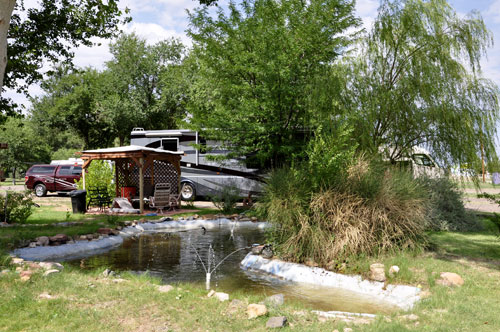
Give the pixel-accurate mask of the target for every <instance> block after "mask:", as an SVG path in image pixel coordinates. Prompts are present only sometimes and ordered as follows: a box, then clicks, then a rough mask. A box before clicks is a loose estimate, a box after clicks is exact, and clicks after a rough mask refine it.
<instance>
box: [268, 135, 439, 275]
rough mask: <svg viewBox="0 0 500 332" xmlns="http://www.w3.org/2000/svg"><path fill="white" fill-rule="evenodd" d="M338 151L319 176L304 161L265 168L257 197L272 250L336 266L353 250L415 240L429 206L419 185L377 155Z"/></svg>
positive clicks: (368, 251) (373, 250) (416, 243)
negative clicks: (269, 226) (328, 169)
mask: <svg viewBox="0 0 500 332" xmlns="http://www.w3.org/2000/svg"><path fill="white" fill-rule="evenodd" d="M322 139H324V137H323V138H322ZM317 142H318V138H316V139H315V140H314V142H313V143H312V144H317ZM333 142H335V141H332V142H331V144H334V143H333ZM337 142H338V141H337ZM320 143H321V142H320ZM309 151H310V150H309ZM309 156H310V155H309ZM332 156H333V154H332ZM337 157H338V158H337V159H336V161H335V163H336V164H337V165H336V166H335V167H332V168H331V169H332V170H335V172H336V173H332V174H328V173H327V172H325V170H323V171H322V177H320V178H317V177H315V176H314V175H311V172H314V170H311V167H308V166H310V165H311V164H314V163H311V162H310V161H304V162H303V163H302V164H301V165H300V166H299V165H296V166H295V167H294V168H290V169H280V170H277V171H275V172H274V173H273V174H272V175H271V177H270V179H269V182H268V185H267V187H266V192H265V196H264V199H263V203H264V207H265V210H266V213H267V218H268V220H269V221H270V222H271V223H273V224H274V225H275V227H274V228H273V229H272V230H271V231H270V232H269V240H270V241H272V242H273V243H274V246H275V250H276V251H277V253H278V254H279V255H280V256H281V257H282V258H283V259H286V260H290V261H295V262H307V261H311V260H312V261H314V262H315V263H316V264H318V265H319V266H322V267H325V268H329V269H335V268H336V267H338V266H339V265H340V264H341V263H342V262H343V261H344V260H346V259H347V258H348V257H351V256H355V255H374V254H377V253H380V252H385V251H390V250H395V249H396V250H397V249H402V248H417V247H420V246H421V245H422V243H423V240H424V231H425V227H426V220H427V217H428V210H429V195H428V192H427V190H426V188H425V186H423V185H422V184H421V183H420V182H419V181H417V180H415V179H413V178H412V176H411V174H410V173H408V172H405V171H401V170H397V169H393V168H390V167H388V166H387V165H385V164H384V163H383V162H381V161H380V160H377V159H376V158H369V157H367V156H365V155H358V156H355V154H354V153H351V152H349V153H343V154H342V156H340V157H339V156H338V155H337ZM339 164H340V165H339ZM339 166H340V167H339ZM325 177H329V178H325Z"/></svg>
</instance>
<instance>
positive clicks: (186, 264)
mask: <svg viewBox="0 0 500 332" xmlns="http://www.w3.org/2000/svg"><path fill="white" fill-rule="evenodd" d="M263 242H264V232H263V231H262V230H258V229H236V230H234V231H233V232H232V231H231V228H228V227H222V228H220V229H218V230H202V229H197V230H191V231H180V232H175V233H154V234H148V233H144V234H143V235H142V236H140V237H139V238H137V239H127V240H125V241H124V243H123V245H122V246H121V247H120V248H118V249H116V250H113V251H110V252H108V253H106V254H102V255H98V256H93V257H90V258H87V259H86V260H85V268H95V267H101V266H106V267H110V268H111V269H113V270H116V271H120V270H122V271H134V272H138V273H142V272H145V271H149V273H150V274H151V275H154V276H158V277H161V278H162V279H163V281H164V282H165V283H173V282H193V283H199V284H200V285H201V284H203V283H204V282H205V280H206V274H205V270H204V268H203V266H202V263H201V262H200V260H203V261H205V262H207V261H209V256H211V257H210V260H213V261H215V262H220V261H221V260H222V259H224V258H225V257H226V256H227V255H228V254H230V253H231V252H233V251H235V250H237V249H240V248H246V247H251V245H252V244H255V243H263ZM210 245H212V247H213V254H212V253H209V250H208V248H209V247H210ZM195 250H196V251H198V253H199V256H200V259H197V255H196V252H195ZM247 253H248V250H240V251H238V252H236V253H235V254H233V255H231V256H229V257H228V258H227V259H226V260H225V261H224V263H223V264H221V265H220V267H219V268H217V270H216V271H214V272H213V273H212V275H211V280H212V287H214V286H215V288H216V289H218V290H221V291H225V292H228V293H231V292H234V291H239V292H248V293H253V294H255V293H257V294H263V295H266V296H268V295H272V294H276V293H283V294H285V298H286V299H293V300H299V301H301V302H302V303H306V304H307V305H308V306H310V307H311V308H313V309H318V310H339V311H350V312H367V313H376V312H389V311H391V310H393V309H394V308H392V307H391V306H390V305H386V304H383V303H380V301H376V300H375V299H374V298H370V297H366V296H361V295H359V294H356V293H353V292H349V291H345V290H342V289H337V288H330V287H319V286H312V285H306V284H298V283H290V282H285V281H282V280H279V279H277V278H272V277H269V276H265V275H261V274H257V273H252V272H248V271H243V270H242V269H240V267H239V264H240V262H241V260H242V259H243V258H244V257H245V255H246V254H247ZM212 255H213V256H212ZM71 263H72V264H74V265H78V266H79V265H80V260H78V261H74V262H71ZM213 282H215V285H214V283H213Z"/></svg>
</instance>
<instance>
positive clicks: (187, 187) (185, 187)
mask: <svg viewBox="0 0 500 332" xmlns="http://www.w3.org/2000/svg"><path fill="white" fill-rule="evenodd" d="M181 197H182V200H183V201H193V200H194V198H195V197H196V191H195V189H194V186H193V185H192V184H191V183H188V182H184V183H183V184H182V187H181Z"/></svg>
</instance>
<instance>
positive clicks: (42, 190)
mask: <svg viewBox="0 0 500 332" xmlns="http://www.w3.org/2000/svg"><path fill="white" fill-rule="evenodd" d="M46 194H47V188H46V187H45V185H44V184H42V183H39V184H37V185H36V186H35V195H36V196H37V197H43V196H45V195H46Z"/></svg>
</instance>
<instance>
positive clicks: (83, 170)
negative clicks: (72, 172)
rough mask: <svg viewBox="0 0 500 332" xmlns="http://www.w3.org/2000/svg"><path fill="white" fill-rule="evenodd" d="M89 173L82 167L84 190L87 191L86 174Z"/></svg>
mask: <svg viewBox="0 0 500 332" xmlns="http://www.w3.org/2000/svg"><path fill="white" fill-rule="evenodd" d="M86 172H87V169H86V168H83V167H82V178H83V181H82V182H83V190H86V188H87V187H86V186H85V173H86Z"/></svg>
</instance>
